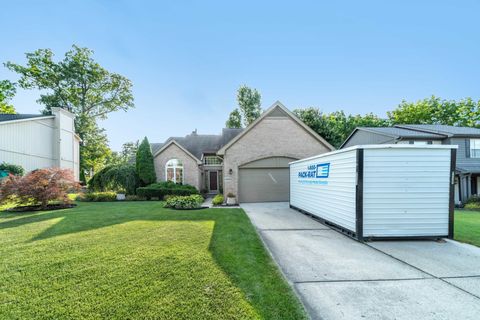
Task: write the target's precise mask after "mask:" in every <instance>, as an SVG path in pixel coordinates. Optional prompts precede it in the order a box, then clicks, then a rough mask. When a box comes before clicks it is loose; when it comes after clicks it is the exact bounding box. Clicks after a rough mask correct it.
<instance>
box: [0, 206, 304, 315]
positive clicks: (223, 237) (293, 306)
mask: <svg viewBox="0 0 480 320" xmlns="http://www.w3.org/2000/svg"><path fill="white" fill-rule="evenodd" d="M58 218H61V220H60V221H58V222H57V223H55V224H54V225H51V226H50V227H48V228H47V229H45V230H44V231H42V232H40V233H39V234H37V235H36V236H35V237H33V238H31V239H30V240H28V241H29V242H34V241H39V240H43V239H48V238H52V237H56V236H61V235H67V234H72V233H78V232H83V231H89V230H94V229H99V228H103V227H109V226H113V225H117V224H122V223H126V222H130V221H140V220H141V221H214V223H215V224H214V229H213V233H212V236H211V240H210V245H209V250H210V252H211V254H212V257H213V259H214V261H215V262H216V264H217V265H218V266H219V267H220V268H221V269H222V270H223V271H224V272H225V274H226V275H227V276H228V277H229V278H230V280H231V281H232V283H233V284H234V285H235V286H236V287H238V288H239V289H240V290H241V291H242V292H243V294H244V297H245V298H246V300H247V301H248V302H249V303H250V304H251V305H252V306H253V308H254V309H255V310H256V312H257V313H258V314H259V315H260V316H261V317H262V318H265V319H304V318H305V315H304V312H303V309H302V307H301V306H300V304H299V303H298V301H297V300H296V298H295V296H294V295H293V293H292V291H291V289H290V287H289V286H288V285H287V284H286V282H285V281H284V280H283V278H282V276H281V275H280V273H279V272H278V270H277V268H276V266H275V265H274V263H273V262H272V260H271V258H270V256H269V255H268V254H267V252H266V250H265V249H264V247H263V245H262V243H261V241H260V239H259V238H258V235H257V233H256V231H255V229H254V228H253V226H252V225H251V223H250V221H249V220H248V217H247V216H246V215H245V214H244V213H243V211H242V210H241V209H206V210H199V211H175V210H170V209H164V208H163V204H162V203H160V202H123V203H118V202H116V203H115V202H112V203H80V204H79V206H78V207H76V208H74V209H65V210H55V211H48V212H37V213H33V214H25V213H0V230H2V229H8V228H16V227H20V226H23V225H27V224H31V223H39V222H44V221H48V220H51V219H58Z"/></svg>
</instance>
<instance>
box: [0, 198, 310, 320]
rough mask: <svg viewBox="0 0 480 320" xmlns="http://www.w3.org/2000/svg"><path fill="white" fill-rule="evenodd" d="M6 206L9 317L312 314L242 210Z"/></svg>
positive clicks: (0, 280) (2, 273) (4, 278)
mask: <svg viewBox="0 0 480 320" xmlns="http://www.w3.org/2000/svg"><path fill="white" fill-rule="evenodd" d="M163 205H164V203H163V202H146V201H137V202H88V203H87V202H85V203H84V202H82V203H78V206H77V207H75V208H73V209H70V210H56V211H44V212H35V213H32V214H25V213H22V214H18V213H9V212H2V213H0V242H1V243H2V246H0V256H1V257H2V263H1V264H0V287H1V290H0V292H2V294H0V319H33V318H35V319H93V318H101V319H105V318H109V319H305V318H306V315H305V312H304V310H303V308H302V306H301V304H300V303H299V302H298V300H297V298H296V296H295V295H294V294H293V292H292V290H291V288H290V287H289V286H288V284H287V283H286V282H285V281H284V279H283V277H282V276H281V274H280V272H279V271H278V269H277V267H276V265H275V264H274V263H273V261H272V260H271V258H270V256H269V255H268V253H267V252H266V250H265V248H264V247H263V245H262V243H261V241H260V239H259V238H258V236H257V234H256V232H255V229H254V228H253V226H252V225H251V223H250V221H249V219H248V218H247V216H246V215H245V213H244V212H243V210H241V209H206V210H200V211H174V210H171V209H166V208H164V207H163Z"/></svg>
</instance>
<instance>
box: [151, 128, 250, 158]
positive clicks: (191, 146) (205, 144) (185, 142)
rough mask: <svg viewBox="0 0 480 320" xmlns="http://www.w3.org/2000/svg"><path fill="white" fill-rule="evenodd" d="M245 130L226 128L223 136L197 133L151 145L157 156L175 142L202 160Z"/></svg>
mask: <svg viewBox="0 0 480 320" xmlns="http://www.w3.org/2000/svg"><path fill="white" fill-rule="evenodd" d="M242 130H243V129H229V128H224V129H223V130H222V134H219V135H206V134H197V133H196V131H194V132H192V133H191V134H189V135H187V136H185V137H170V138H168V139H167V140H166V141H165V142H164V143H151V144H150V145H151V147H152V153H153V154H155V153H156V152H158V150H160V149H161V148H162V147H163V146H164V145H165V144H167V143H169V142H170V141H172V140H175V142H177V143H178V144H179V145H181V146H182V147H184V148H185V149H187V150H188V151H189V152H190V153H191V154H193V155H194V156H195V157H197V158H198V159H201V158H202V154H204V153H216V152H217V151H218V150H219V149H220V148H221V147H223V146H224V145H225V144H227V143H228V142H229V141H230V140H232V139H233V138H235V137H236V136H237V135H238V134H239V133H240V132H242Z"/></svg>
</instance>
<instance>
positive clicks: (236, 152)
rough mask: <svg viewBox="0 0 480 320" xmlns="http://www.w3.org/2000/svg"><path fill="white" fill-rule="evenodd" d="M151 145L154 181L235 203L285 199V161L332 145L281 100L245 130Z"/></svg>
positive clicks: (187, 137) (288, 193) (286, 185)
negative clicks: (220, 196) (180, 185)
mask: <svg viewBox="0 0 480 320" xmlns="http://www.w3.org/2000/svg"><path fill="white" fill-rule="evenodd" d="M151 147H152V153H153V157H154V164H155V171H156V175H157V180H158V181H174V182H176V183H185V184H190V185H193V186H195V187H197V188H198V189H199V190H204V191H205V192H207V193H210V194H215V193H223V194H225V195H226V194H228V193H233V194H234V195H235V196H236V197H237V200H238V201H239V202H266V201H288V200H289V198H290V192H289V190H290V189H289V188H290V184H289V166H288V163H289V162H291V161H293V160H298V159H303V158H306V157H310V156H313V155H318V154H322V153H325V152H329V151H332V150H334V148H333V147H332V146H331V145H330V144H329V143H328V142H327V141H326V140H325V139H323V138H322V137H320V136H319V135H318V134H317V133H316V132H315V131H313V130H312V129H311V128H309V127H308V126H307V125H305V124H304V123H303V122H302V121H301V120H300V119H298V118H297V117H296V116H295V115H294V114H293V113H292V112H290V110H288V109H287V108H286V107H285V106H284V105H283V104H281V103H280V102H276V103H274V104H273V105H272V106H271V107H270V108H269V109H267V110H266V111H264V112H263V114H262V115H261V116H260V117H259V118H258V119H257V120H255V121H254V122H253V123H251V124H250V125H249V126H247V127H246V128H244V129H223V130H222V133H221V134H219V135H203V134H199V133H197V131H196V130H195V131H193V132H192V133H191V134H189V135H187V136H185V137H170V138H168V139H167V140H166V141H165V142H163V143H152V144H151Z"/></svg>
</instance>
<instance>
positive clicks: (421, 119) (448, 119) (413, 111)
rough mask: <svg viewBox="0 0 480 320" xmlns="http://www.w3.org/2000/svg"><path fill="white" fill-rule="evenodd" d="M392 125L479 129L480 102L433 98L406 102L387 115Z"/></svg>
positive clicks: (469, 99)
mask: <svg viewBox="0 0 480 320" xmlns="http://www.w3.org/2000/svg"><path fill="white" fill-rule="evenodd" d="M387 114H388V117H389V119H390V122H391V123H392V124H445V125H452V126H464V127H479V126H480V101H474V100H472V99H471V98H465V99H461V100H459V101H455V100H445V99H441V98H438V97H435V96H431V97H430V98H427V99H423V100H419V101H416V102H407V101H405V100H403V101H402V102H401V103H400V105H399V106H398V107H397V108H396V109H394V110H393V111H390V112H388V113H387Z"/></svg>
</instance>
